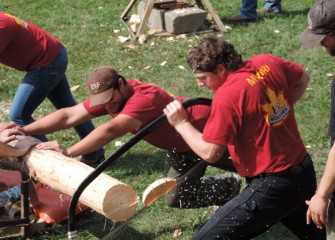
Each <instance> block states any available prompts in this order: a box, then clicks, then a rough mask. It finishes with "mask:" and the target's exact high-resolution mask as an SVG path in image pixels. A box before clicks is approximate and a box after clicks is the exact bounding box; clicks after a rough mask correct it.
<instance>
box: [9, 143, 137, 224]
mask: <svg viewBox="0 0 335 240" xmlns="http://www.w3.org/2000/svg"><path fill="white" fill-rule="evenodd" d="M19 141H36V139H35V138H32V137H24V138H23V139H20V140H19ZM16 144H17V141H16V142H11V143H10V145H12V146H15V145H16ZM23 160H24V162H25V165H26V167H27V168H28V171H29V174H30V176H31V177H32V178H34V179H35V180H37V181H39V182H41V183H44V184H46V185H48V186H50V187H51V188H52V189H55V190H57V191H59V192H61V193H64V194H67V195H69V196H72V195H73V194H74V192H75V190H76V189H77V187H78V186H79V185H80V183H81V182H82V181H83V180H84V179H85V178H86V177H87V176H88V175H89V174H90V173H91V172H92V171H93V170H94V169H93V168H92V167H90V166H88V165H86V164H84V163H82V162H79V161H77V160H75V159H73V158H69V157H66V156H64V155H63V154H61V153H59V152H55V151H51V150H36V149H32V150H31V151H30V152H29V153H28V154H27V155H26V156H24V158H23ZM12 162H13V161H12ZM7 163H8V162H7ZM138 199H139V198H138V195H137V193H136V191H135V190H134V189H133V188H132V187H130V186H129V185H127V184H125V183H122V182H120V181H118V180H117V179H115V178H112V177H110V176H108V175H107V174H105V173H102V174H100V175H99V176H98V177H97V178H96V179H95V180H94V181H93V182H92V183H91V184H90V185H88V186H87V188H86V189H85V190H84V191H83V193H82V194H81V196H80V198H79V201H80V202H81V203H83V204H85V205H86V206H88V207H90V208H91V209H93V210H95V211H96V212H98V213H100V214H102V215H103V216H105V217H107V218H109V219H111V220H112V221H115V222H118V221H125V220H127V219H129V218H130V217H131V216H132V215H133V214H134V213H135V211H136V208H137V204H138Z"/></svg>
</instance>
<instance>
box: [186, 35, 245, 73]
mask: <svg viewBox="0 0 335 240" xmlns="http://www.w3.org/2000/svg"><path fill="white" fill-rule="evenodd" d="M187 63H188V65H189V66H190V67H191V68H192V69H193V72H215V71H216V67H217V65H218V64H222V65H223V66H224V67H225V68H226V69H227V70H230V71H236V70H237V69H239V68H241V67H242V65H243V60H242V57H241V55H240V54H239V53H238V52H237V51H236V50H235V48H234V46H233V45H232V44H230V43H228V42H226V41H224V40H223V39H220V38H218V37H206V38H204V39H203V40H202V41H201V42H200V43H199V45H198V46H197V47H195V48H193V49H192V50H191V51H190V53H189V54H188V58H187Z"/></svg>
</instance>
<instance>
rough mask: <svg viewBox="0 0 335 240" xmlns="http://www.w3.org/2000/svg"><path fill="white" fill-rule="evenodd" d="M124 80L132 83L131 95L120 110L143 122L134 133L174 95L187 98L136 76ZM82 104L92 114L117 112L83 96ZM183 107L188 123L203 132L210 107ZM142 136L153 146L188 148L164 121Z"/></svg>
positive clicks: (177, 150) (113, 115)
mask: <svg viewBox="0 0 335 240" xmlns="http://www.w3.org/2000/svg"><path fill="white" fill-rule="evenodd" d="M127 82H128V84H130V85H131V86H132V87H133V89H134V95H132V96H131V97H130V98H129V100H128V101H127V103H126V104H125V106H124V108H123V109H122V111H121V112H120V113H119V114H125V115H128V116H130V117H132V118H135V119H137V120H139V121H140V122H141V123H143V125H142V127H141V128H140V129H137V130H135V131H133V132H132V133H133V134H135V133H137V132H138V131H139V130H141V129H142V128H143V127H144V126H146V125H147V124H148V123H150V122H151V121H153V120H155V119H156V118H158V117H159V116H161V115H162V114H163V109H164V108H165V107H166V105H167V104H168V103H170V102H172V101H173V100H174V99H175V98H177V99H178V100H179V101H181V102H182V101H185V100H186V98H185V97H174V96H173V95H172V94H170V93H168V92H166V91H165V90H164V89H162V88H160V87H158V86H156V85H153V84H149V83H143V82H139V81H136V80H128V81H127ZM83 105H84V107H85V108H86V110H87V112H89V113H90V114H91V115H93V116H101V115H105V114H110V115H111V116H112V117H115V116H117V115H118V114H112V113H108V112H107V110H106V109H104V107H102V106H93V107H89V99H86V100H85V101H84V102H83ZM186 111H187V113H188V118H189V120H190V121H191V123H192V124H193V125H194V126H195V127H196V128H197V129H198V130H199V131H201V132H202V130H203V127H204V126H205V124H206V121H207V120H208V117H209V114H210V107H209V106H205V105H196V106H193V107H189V108H187V110H186ZM144 140H146V141H147V142H148V143H150V144H152V145H154V146H156V147H159V148H162V149H165V150H169V151H175V152H186V151H189V150H190V147H189V146H188V145H187V144H186V143H185V142H184V140H183V139H182V137H181V136H180V135H179V134H178V133H177V132H176V131H175V130H174V128H173V127H172V126H171V125H170V124H169V123H168V122H167V121H165V122H163V123H162V124H161V125H159V126H158V127H157V128H155V129H154V130H153V131H152V132H151V133H149V134H148V135H147V136H146V137H145V138H144Z"/></svg>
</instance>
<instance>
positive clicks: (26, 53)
mask: <svg viewBox="0 0 335 240" xmlns="http://www.w3.org/2000/svg"><path fill="white" fill-rule="evenodd" d="M0 63H1V64H4V65H6V66H9V67H11V68H14V69H16V70H19V71H25V72H26V74H25V76H24V78H23V79H22V81H21V83H20V85H19V87H18V89H17V91H16V93H15V96H14V99H13V101H12V105H11V108H10V112H9V117H10V119H11V121H13V122H15V123H17V124H18V125H20V126H26V125H28V124H30V123H32V122H34V121H35V120H34V118H33V117H32V114H33V112H34V111H35V109H36V108H37V107H38V106H39V105H40V104H41V103H42V102H43V101H44V100H45V99H46V98H48V99H49V100H50V102H51V103H52V104H53V105H54V106H55V107H56V108H57V109H60V108H64V107H71V106H74V105H76V101H75V100H74V98H73V96H72V94H71V91H70V86H69V83H68V80H67V78H66V75H65V72H66V69H67V64H68V57H67V51H66V49H65V47H64V46H63V45H62V44H61V43H60V41H59V40H58V39H57V38H55V37H53V36H51V35H50V34H49V33H48V32H46V31H45V30H43V29H41V28H39V27H37V26H35V25H34V24H32V23H30V22H28V21H25V20H22V19H20V18H17V17H15V16H12V15H10V14H8V13H4V12H0ZM8 80H9V79H7V81H8ZM73 127H74V128H75V130H76V131H77V133H78V135H79V136H80V138H84V137H85V136H87V134H89V133H90V132H91V131H92V130H93V129H94V126H93V124H92V122H90V121H88V122H85V123H82V124H80V125H78V126H73ZM35 137H36V138H38V139H40V140H41V141H47V138H46V137H45V136H44V135H39V136H35ZM103 155H104V151H103V149H98V150H97V151H95V152H92V153H89V154H86V155H85V156H83V158H84V159H85V160H86V161H89V160H97V159H100V158H103Z"/></svg>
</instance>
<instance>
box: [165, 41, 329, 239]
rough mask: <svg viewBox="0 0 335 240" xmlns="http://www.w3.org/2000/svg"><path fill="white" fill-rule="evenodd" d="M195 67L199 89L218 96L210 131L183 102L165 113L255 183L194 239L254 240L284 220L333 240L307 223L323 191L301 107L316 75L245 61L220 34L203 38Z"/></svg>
mask: <svg viewBox="0 0 335 240" xmlns="http://www.w3.org/2000/svg"><path fill="white" fill-rule="evenodd" d="M188 64H189V65H190V67H191V68H192V70H193V72H194V75H195V77H196V79H197V83H198V85H199V86H204V87H207V88H209V89H210V90H212V91H213V92H214V98H213V103H212V108H211V114H210V117H209V119H208V121H207V123H206V125H205V128H204V130H203V133H201V132H199V131H197V130H196V129H195V128H194V127H193V126H192V124H191V123H190V121H189V120H188V118H187V115H186V113H185V111H184V110H183V108H182V106H181V104H180V102H178V101H177V100H175V101H174V102H172V103H170V104H169V105H167V107H166V108H165V109H164V113H165V114H166V115H167V117H168V120H169V122H170V124H171V125H173V126H174V127H175V129H176V130H177V132H178V133H179V134H180V135H181V136H182V137H183V139H184V140H185V141H186V143H187V144H188V145H189V146H190V147H191V149H192V150H193V151H194V152H195V153H197V154H198V155H199V156H201V158H202V159H204V160H206V161H208V162H210V163H214V162H216V161H217V160H218V159H219V158H220V157H221V155H222V154H223V152H224V151H225V150H226V148H228V150H229V152H230V154H231V158H232V161H233V163H234V165H235V167H236V169H237V172H238V173H239V174H240V175H241V176H244V177H245V179H246V183H247V186H246V187H245V189H244V190H243V191H242V192H241V193H240V194H238V195H237V196H236V197H234V198H232V199H231V200H230V201H229V202H227V203H226V204H224V205H223V206H222V207H221V208H220V209H219V210H218V211H217V212H215V214H214V215H213V216H212V217H211V218H210V219H209V221H208V222H207V223H206V224H205V225H204V226H203V227H202V228H201V229H200V231H199V232H198V233H197V234H196V235H195V236H194V239H197V240H198V239H206V240H208V239H230V240H232V239H251V238H253V237H255V236H257V235H259V234H261V233H263V232H265V231H266V230H268V229H269V228H270V227H271V226H272V225H274V224H275V223H277V222H279V221H280V222H282V223H283V224H284V225H285V226H286V227H287V228H289V229H290V230H291V231H292V232H293V233H294V234H295V235H296V236H297V237H298V238H299V239H313V240H317V239H326V233H325V231H324V230H322V229H318V228H317V227H316V226H315V225H307V224H306V220H305V217H306V210H307V206H306V204H305V199H309V198H310V197H311V196H313V194H314V192H315V189H316V176H315V170H314V166H313V162H312V160H311V158H310V156H309V155H308V153H307V151H306V149H305V146H304V143H303V141H302V139H301V137H300V133H299V130H298V126H297V123H296V119H295V114H294V108H293V105H294V104H295V103H296V102H297V101H298V100H299V99H300V98H301V96H302V95H303V93H304V91H305V89H306V87H307V84H308V81H309V75H308V74H307V73H306V72H305V71H304V69H303V68H302V67H301V66H300V65H299V64H296V63H294V62H291V61H288V60H285V59H281V58H278V57H276V56H273V55H270V54H260V55H257V56H254V57H252V58H250V59H248V60H246V61H243V60H242V57H241V55H240V54H239V53H238V52H237V51H236V50H235V48H234V46H233V45H232V44H230V43H228V42H226V41H224V40H222V39H220V38H215V37H208V38H205V39H203V40H202V41H201V42H200V44H199V45H198V46H197V47H195V48H194V49H193V50H192V51H191V52H190V54H189V56H188Z"/></svg>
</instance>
